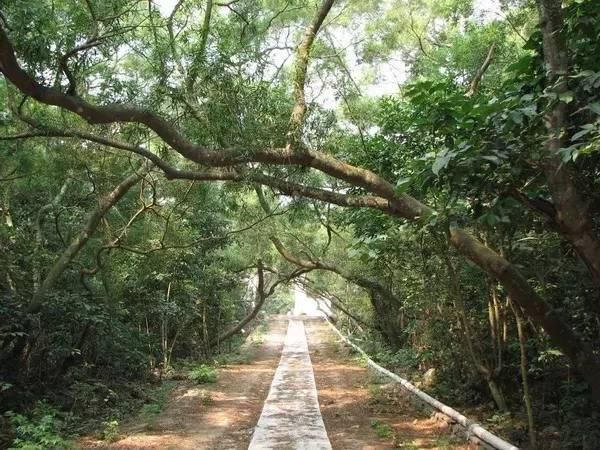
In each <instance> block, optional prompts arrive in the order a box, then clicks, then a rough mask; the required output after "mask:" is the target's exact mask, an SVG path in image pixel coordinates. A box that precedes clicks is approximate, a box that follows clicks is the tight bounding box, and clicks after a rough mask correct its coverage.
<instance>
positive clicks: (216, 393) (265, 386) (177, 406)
mask: <svg viewBox="0 0 600 450" xmlns="http://www.w3.org/2000/svg"><path fill="white" fill-rule="evenodd" d="M287 326H288V320H287V317H284V316H281V317H275V318H273V319H271V320H270V321H269V325H268V330H267V331H266V333H265V335H264V336H262V343H261V344H260V346H259V347H258V348H256V349H254V350H253V357H252V360H251V361H250V362H249V363H248V364H232V365H228V366H224V367H221V368H220V369H219V377H218V380H217V382H216V383H215V384H212V385H196V386H193V385H184V386H179V387H178V388H176V389H175V390H174V392H173V393H172V395H171V398H170V400H169V403H168V404H167V406H166V408H165V410H164V411H163V412H162V413H161V414H159V415H158V417H156V418H155V419H154V420H153V423H152V425H151V427H150V429H148V428H149V427H148V425H147V424H131V425H129V426H125V427H124V430H123V434H124V437H123V438H122V439H119V440H118V441H116V442H114V443H112V444H106V443H103V442H102V441H91V440H87V441H84V442H82V443H81V448H89V449H92V448H93V449H111V450H122V449H157V450H158V449H160V450H164V449H181V450H184V449H185V450H187V449H190V450H191V449H209V450H216V449H228V450H229V449H240V450H242V449H243V450H246V449H247V448H248V444H249V442H250V438H251V437H252V432H253V430H254V426H255V425H256V422H257V420H258V417H259V415H260V412H261V410H262V407H263V403H264V401H265V399H266V397H267V393H268V391H269V386H270V384H271V380H272V379H273V374H274V372H275V369H276V367H277V364H278V363H279V359H280V356H281V348H282V346H283V341H284V337H285V333H286V330H287Z"/></svg>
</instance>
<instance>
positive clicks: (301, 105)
mask: <svg viewBox="0 0 600 450" xmlns="http://www.w3.org/2000/svg"><path fill="white" fill-rule="evenodd" d="M333 2H334V0H323V3H321V6H320V8H319V10H318V11H317V15H316V16H315V18H314V19H313V22H312V24H311V25H310V26H309V27H308V28H307V29H306V32H305V33H304V38H303V39H302V42H301V43H300V45H299V46H298V51H297V54H296V67H295V73H294V108H293V109H292V115H291V117H290V129H289V132H288V144H289V146H291V147H295V146H296V145H298V144H299V143H300V139H301V138H302V127H303V124H304V116H305V115H306V99H305V95H304V86H305V84H306V74H307V72H308V61H309V58H310V51H311V48H312V45H313V42H314V41H315V37H316V36H317V33H318V32H319V29H320V28H321V25H323V21H324V20H325V18H326V17H327V14H329V11H330V10H331V7H332V6H333Z"/></svg>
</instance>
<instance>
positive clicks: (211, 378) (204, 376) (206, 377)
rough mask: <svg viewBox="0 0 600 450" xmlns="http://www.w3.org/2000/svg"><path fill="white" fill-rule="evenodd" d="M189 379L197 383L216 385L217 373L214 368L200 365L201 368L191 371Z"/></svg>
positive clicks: (197, 367)
mask: <svg viewBox="0 0 600 450" xmlns="http://www.w3.org/2000/svg"><path fill="white" fill-rule="evenodd" d="M187 376H188V379H190V380H192V381H195V382H196V383H200V384H204V383H214V382H215V381H217V371H216V370H215V368H214V367H211V366H209V365H207V364H200V365H199V366H196V367H194V368H193V369H191V370H190V371H189V372H188V374H187Z"/></svg>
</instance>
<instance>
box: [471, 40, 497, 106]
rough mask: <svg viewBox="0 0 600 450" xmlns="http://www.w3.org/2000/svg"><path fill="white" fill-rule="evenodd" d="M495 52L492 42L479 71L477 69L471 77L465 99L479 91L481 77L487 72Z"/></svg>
mask: <svg viewBox="0 0 600 450" xmlns="http://www.w3.org/2000/svg"><path fill="white" fill-rule="evenodd" d="M495 51H496V43H495V42H494V43H493V44H492V45H491V46H490V49H489V50H488V52H487V56H486V57H485V60H484V61H483V64H482V65H481V67H480V68H479V69H477V72H475V75H474V76H473V80H471V84H470V85H469V90H468V91H467V93H466V94H465V95H466V96H467V97H471V96H473V95H474V94H475V92H477V89H479V84H480V83H481V80H482V78H483V75H484V74H485V72H486V71H487V70H488V67H490V64H491V63H492V59H493V58H494V52H495Z"/></svg>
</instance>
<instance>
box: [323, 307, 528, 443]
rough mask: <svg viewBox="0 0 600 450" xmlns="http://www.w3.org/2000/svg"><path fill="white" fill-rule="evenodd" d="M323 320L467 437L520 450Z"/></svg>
mask: <svg viewBox="0 0 600 450" xmlns="http://www.w3.org/2000/svg"><path fill="white" fill-rule="evenodd" d="M323 320H324V321H325V322H327V323H328V324H329V326H330V327H331V329H332V330H333V331H334V332H335V333H336V334H337V335H338V336H339V337H340V338H341V339H342V341H344V342H345V343H346V344H348V345H350V346H351V347H352V348H353V349H354V350H355V351H357V352H358V353H360V354H361V355H362V356H363V357H364V358H365V359H366V361H367V364H368V365H369V366H370V367H371V368H373V369H374V370H376V371H377V372H379V373H381V374H382V375H385V376H386V377H388V378H390V379H392V380H393V381H394V382H396V383H399V384H400V385H401V386H402V387H403V388H404V389H405V390H407V391H408V392H409V393H411V394H412V395H414V396H415V397H417V398H418V399H419V400H421V401H423V402H425V403H426V404H427V405H429V406H431V407H433V408H434V409H436V410H438V411H440V412H441V413H443V414H445V415H446V416H447V417H449V418H450V419H451V420H452V421H454V422H456V423H458V424H460V425H461V426H462V427H463V428H464V429H465V431H466V433H467V439H469V440H471V441H472V440H473V439H472V437H473V436H475V437H476V438H479V439H481V440H482V441H483V442H484V443H485V444H487V445H488V447H491V448H492V449H496V450H519V448H518V447H516V446H514V445H513V444H511V443H510V442H507V441H505V440H504V439H502V438H501V437H499V436H496V435H495V434H493V433H491V432H489V431H488V430H486V429H485V428H483V427H482V426H481V425H480V424H478V423H477V422H474V421H472V420H471V419H469V418H467V417H466V416H464V415H463V414H461V413H460V412H458V411H457V410H455V409H454V408H451V407H450V406H448V405H445V404H444V403H442V402H440V401H439V400H436V399H435V398H433V397H432V396H430V395H429V394H427V393H425V392H423V391H422V390H420V389H419V388H417V387H416V386H415V385H414V384H412V383H411V382H410V381H408V380H406V379H404V378H402V377H400V376H399V375H397V374H395V373H393V372H391V371H389V370H388V369H386V368H385V367H382V366H380V365H379V364H377V363H376V362H375V361H373V360H372V359H371V357H370V356H369V355H368V354H367V353H366V352H365V351H364V350H363V349H362V348H360V347H359V346H358V345H356V344H355V343H354V342H352V341H351V340H350V339H349V338H348V337H346V336H345V335H344V334H342V332H341V331H340V330H338V329H337V328H336V326H335V325H334V324H333V323H332V322H331V321H330V320H329V319H328V318H326V317H323Z"/></svg>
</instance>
